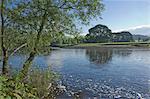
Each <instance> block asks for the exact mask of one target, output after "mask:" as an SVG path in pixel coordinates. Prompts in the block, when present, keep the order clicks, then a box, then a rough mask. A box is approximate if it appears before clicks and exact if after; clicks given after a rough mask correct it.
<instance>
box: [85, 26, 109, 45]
mask: <svg viewBox="0 0 150 99" xmlns="http://www.w3.org/2000/svg"><path fill="white" fill-rule="evenodd" d="M86 38H87V42H92V43H95V42H96V43H99V42H109V41H111V30H110V29H109V28H108V27H107V26H105V25H101V24H98V25H96V26H95V27H93V28H91V29H89V34H87V35H86Z"/></svg>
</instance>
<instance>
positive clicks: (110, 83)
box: [9, 48, 150, 99]
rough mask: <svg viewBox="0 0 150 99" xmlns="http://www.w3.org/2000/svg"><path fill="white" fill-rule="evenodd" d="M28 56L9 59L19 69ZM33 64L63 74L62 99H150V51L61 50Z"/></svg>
mask: <svg viewBox="0 0 150 99" xmlns="http://www.w3.org/2000/svg"><path fill="white" fill-rule="evenodd" d="M24 59H25V55H15V56H12V57H11V58H10V60H9V61H10V64H11V65H13V66H15V67H13V68H21V67H19V66H20V65H21V64H22V63H23V60H24ZM34 64H36V65H39V66H40V67H41V68H46V67H47V66H51V68H52V69H53V70H54V71H56V72H58V73H59V74H61V80H60V81H59V83H60V84H61V85H64V86H66V90H67V91H66V92H65V93H64V94H63V95H61V96H59V97H58V98H59V99H71V98H72V95H73V94H77V95H78V96H79V97H80V98H81V99H140V98H144V99H150V49H149V48H86V49H59V50H54V51H52V52H51V53H50V54H48V55H39V56H37V57H36V58H35V60H34Z"/></svg>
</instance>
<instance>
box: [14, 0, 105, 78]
mask: <svg viewBox="0 0 150 99" xmlns="http://www.w3.org/2000/svg"><path fill="white" fill-rule="evenodd" d="M26 3H27V5H26V6H25V9H24V10H23V11H22V13H21V15H20V14H18V15H17V16H19V17H17V19H15V18H14V20H15V22H16V25H19V27H20V28H21V29H22V31H25V32H27V33H30V34H33V36H32V38H33V41H31V42H32V43H31V45H29V47H31V49H32V50H31V52H30V54H29V57H28V58H27V60H26V61H25V63H24V65H23V69H22V71H21V73H20V76H19V78H21V79H23V78H25V77H26V75H27V72H28V70H29V68H30V66H31V64H32V61H33V59H34V57H35V55H36V54H37V52H38V48H39V47H40V46H41V45H42V46H43V43H41V41H42V39H43V35H44V36H46V37H51V36H52V35H51V34H53V33H60V32H63V33H68V34H70V33H73V32H74V31H75V30H76V28H75V25H74V20H78V21H80V22H81V23H83V24H87V23H88V22H89V19H91V18H93V17H96V16H97V15H100V13H101V11H102V10H103V5H102V3H101V1H100V0H44V1H43V0H29V1H26Z"/></svg>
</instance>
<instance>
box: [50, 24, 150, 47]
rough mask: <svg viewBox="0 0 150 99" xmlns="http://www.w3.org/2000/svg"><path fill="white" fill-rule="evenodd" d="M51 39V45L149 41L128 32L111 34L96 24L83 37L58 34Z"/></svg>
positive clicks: (107, 29) (149, 38)
mask: <svg viewBox="0 0 150 99" xmlns="http://www.w3.org/2000/svg"><path fill="white" fill-rule="evenodd" d="M54 36H55V37H52V38H53V39H52V43H51V45H58V46H59V45H62V44H63V45H64V44H67V45H74V44H78V43H107V42H133V41H136V42H146V41H150V37H148V36H143V35H132V34H131V33H130V32H128V31H121V32H112V31H111V29H109V28H108V27H107V26H105V25H102V24H98V25H96V26H95V27H92V28H90V29H89V33H88V34H86V35H85V36H82V35H80V34H79V33H74V34H73V35H71V36H66V35H65V34H63V33H59V34H57V35H54Z"/></svg>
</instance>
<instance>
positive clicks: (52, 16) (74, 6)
mask: <svg viewBox="0 0 150 99" xmlns="http://www.w3.org/2000/svg"><path fill="white" fill-rule="evenodd" d="M103 9H104V5H103V4H102V2H101V1H100V0H1V2H0V15H1V18H0V20H1V24H0V26H1V28H0V30H1V32H0V40H1V41H0V43H1V48H0V50H1V76H0V96H1V97H0V98H1V99H12V98H17V99H24V98H27V99H29V98H35V99H36V98H44V99H46V98H54V96H55V94H54V93H55V92H57V91H56V90H54V91H53V90H52V89H53V88H52V89H51V88H50V89H49V88H48V86H50V85H49V84H52V83H53V81H55V78H56V77H55V76H53V75H54V73H52V71H51V72H47V74H48V75H49V76H48V75H47V74H43V73H42V71H36V72H33V71H35V70H33V71H32V72H31V73H30V72H29V71H30V69H31V66H32V63H33V60H34V58H35V56H36V55H38V54H40V53H39V52H40V49H42V48H44V47H46V46H49V45H51V44H53V42H57V41H59V42H62V41H61V37H62V36H63V35H64V34H68V35H73V36H74V37H77V35H78V31H77V29H76V25H75V22H74V20H78V21H79V23H82V24H88V22H89V20H90V19H91V18H96V17H97V15H100V14H101V12H102V11H103ZM55 40H57V41H55ZM66 41H67V42H71V43H72V39H70V38H69V39H68V38H67V40H66ZM73 42H74V41H73ZM20 50H26V52H28V53H26V55H27V58H26V60H25V61H24V63H23V65H22V66H20V67H22V68H21V70H20V71H19V72H17V74H16V75H15V76H14V75H13V74H12V73H11V72H12V70H11V69H10V68H9V65H10V64H9V61H8V60H9V58H10V57H11V56H13V55H14V54H15V53H17V52H18V51H20ZM49 71H50V70H49ZM33 73H35V74H33ZM38 77H39V78H38ZM47 80H48V81H47ZM43 83H44V84H45V83H46V84H45V86H43ZM46 86H47V88H46ZM51 86H52V85H51ZM54 89H56V88H54ZM46 90H47V91H46ZM43 92H44V93H43ZM51 96H52V97H51Z"/></svg>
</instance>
